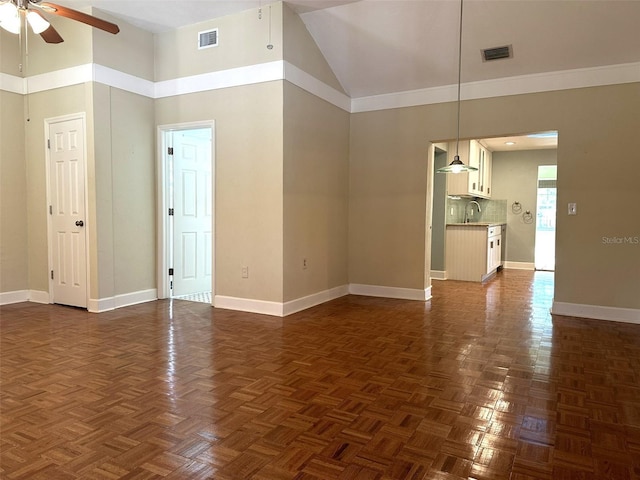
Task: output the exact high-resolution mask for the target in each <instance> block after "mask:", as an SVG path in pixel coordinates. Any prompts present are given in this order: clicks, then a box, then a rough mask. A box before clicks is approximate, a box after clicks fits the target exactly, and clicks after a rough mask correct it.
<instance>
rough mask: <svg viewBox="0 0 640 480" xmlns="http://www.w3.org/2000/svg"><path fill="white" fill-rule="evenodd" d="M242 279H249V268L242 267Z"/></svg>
mask: <svg viewBox="0 0 640 480" xmlns="http://www.w3.org/2000/svg"><path fill="white" fill-rule="evenodd" d="M242 278H249V267H242Z"/></svg>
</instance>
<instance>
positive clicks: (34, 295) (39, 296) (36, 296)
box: [29, 290, 51, 303]
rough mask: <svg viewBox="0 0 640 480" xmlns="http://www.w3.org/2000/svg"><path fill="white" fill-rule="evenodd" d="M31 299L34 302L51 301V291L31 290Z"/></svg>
mask: <svg viewBox="0 0 640 480" xmlns="http://www.w3.org/2000/svg"><path fill="white" fill-rule="evenodd" d="M29 301H30V302H34V303H51V296H50V295H49V292H42V291H40V290H29Z"/></svg>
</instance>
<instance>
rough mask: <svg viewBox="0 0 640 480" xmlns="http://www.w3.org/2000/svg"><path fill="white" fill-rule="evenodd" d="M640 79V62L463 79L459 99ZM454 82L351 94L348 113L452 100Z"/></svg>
mask: <svg viewBox="0 0 640 480" xmlns="http://www.w3.org/2000/svg"><path fill="white" fill-rule="evenodd" d="M634 82H640V62H636V63H625V64H621V65H606V66H602V67H593V68H579V69H575V70H563V71H557V72H547V73H538V74H532V75H520V76H516V77H506V78H497V79H493V80H484V81H481V82H469V83H463V84H462V85H461V87H460V98H461V99H462V100H475V99H480V98H492V97H503V96H507V95H522V94H527V93H540V92H550V91H554V90H568V89H573V88H584V87H597V86H604V85H617V84H623V83H634ZM456 87H457V85H448V86H443V87H434V88H425V89H421V90H411V91H407V92H397V93H391V94H388V95H375V96H370V97H361V98H354V99H352V101H351V113H358V112H370V111H376V110H387V109H391V108H402V107H414V106H418V105H429V104H433V103H443V102H454V101H456V98H457V89H456Z"/></svg>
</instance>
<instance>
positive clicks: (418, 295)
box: [349, 283, 431, 301]
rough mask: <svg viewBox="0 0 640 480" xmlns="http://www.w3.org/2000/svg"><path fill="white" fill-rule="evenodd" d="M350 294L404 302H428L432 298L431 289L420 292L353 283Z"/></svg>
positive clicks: (418, 290) (417, 290)
mask: <svg viewBox="0 0 640 480" xmlns="http://www.w3.org/2000/svg"><path fill="white" fill-rule="evenodd" d="M349 293H351V294H352V295H365V296H367V297H386V298H398V299H402V300H421V301H426V300H429V299H430V298H431V287H429V288H425V289H424V290H420V289H417V288H399V287H383V286H380V285H361V284H358V283H352V284H350V285H349Z"/></svg>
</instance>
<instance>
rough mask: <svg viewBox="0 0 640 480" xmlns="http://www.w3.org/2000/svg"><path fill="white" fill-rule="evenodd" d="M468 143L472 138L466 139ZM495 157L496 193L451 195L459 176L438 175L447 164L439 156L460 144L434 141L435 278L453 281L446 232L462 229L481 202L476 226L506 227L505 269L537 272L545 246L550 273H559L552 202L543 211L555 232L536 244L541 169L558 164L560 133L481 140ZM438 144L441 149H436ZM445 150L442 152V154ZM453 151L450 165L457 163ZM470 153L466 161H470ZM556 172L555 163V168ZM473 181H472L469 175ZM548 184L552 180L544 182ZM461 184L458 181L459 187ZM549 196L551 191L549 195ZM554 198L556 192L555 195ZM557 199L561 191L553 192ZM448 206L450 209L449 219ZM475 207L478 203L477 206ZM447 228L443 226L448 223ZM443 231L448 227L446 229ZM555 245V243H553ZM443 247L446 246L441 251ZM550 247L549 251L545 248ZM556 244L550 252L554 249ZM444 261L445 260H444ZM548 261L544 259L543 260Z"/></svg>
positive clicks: (493, 184) (493, 188) (492, 176)
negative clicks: (453, 180)
mask: <svg viewBox="0 0 640 480" xmlns="http://www.w3.org/2000/svg"><path fill="white" fill-rule="evenodd" d="M462 140H463V141H465V142H468V141H469V140H466V139H462ZM476 142H478V143H480V144H481V145H483V146H484V147H485V148H486V149H487V150H488V151H489V152H491V155H490V157H489V164H488V169H486V170H488V176H489V178H490V183H489V184H488V186H490V188H491V190H490V192H489V191H487V192H486V193H485V194H484V195H483V194H478V193H474V192H472V191H471V187H469V191H468V192H466V193H465V192H462V193H461V194H457V191H456V192H454V193H453V194H451V192H450V191H449V187H448V186H447V181H446V178H447V176H450V175H455V174H436V173H435V170H436V169H437V168H438V167H437V165H442V162H443V158H444V157H441V158H439V155H441V150H443V149H444V150H447V152H449V150H451V147H452V146H453V148H455V142H451V141H450V142H440V143H437V144H436V143H432V144H431V145H432V148H433V153H432V158H433V170H432V172H434V175H433V184H432V189H431V190H432V193H433V198H432V200H431V205H432V206H433V212H432V214H431V222H432V225H429V226H430V227H431V231H430V232H427V234H430V235H431V243H430V247H431V248H430V253H431V257H430V258H431V264H430V266H431V271H430V276H431V279H447V278H451V277H450V275H449V272H448V269H447V265H446V255H445V254H444V253H443V250H444V251H446V246H447V245H446V230H447V229H448V227H449V226H450V225H459V224H461V223H463V222H465V207H468V206H469V202H470V201H473V200H475V201H476V202H477V203H478V204H479V206H480V208H477V205H476V207H475V208H474V212H473V217H472V218H471V219H470V222H471V224H473V223H474V222H479V223H487V224H493V223H501V224H503V230H502V239H501V242H500V245H501V247H502V248H501V261H500V263H501V265H502V266H503V268H505V269H524V270H534V269H535V268H536V261H535V260H536V254H535V246H536V243H537V244H538V245H539V246H540V247H541V250H543V251H544V252H545V253H546V254H547V257H549V254H550V256H551V257H552V259H553V260H552V263H549V262H546V265H544V269H545V270H546V269H550V270H553V269H554V267H555V213H552V212H555V210H550V209H549V208H548V206H549V205H548V203H545V204H544V206H543V207H542V208H543V209H546V212H545V214H544V215H543V218H542V219H541V222H542V225H544V226H545V228H547V229H548V228H549V227H551V226H552V225H553V227H554V230H547V231H546V232H545V233H544V235H545V239H544V241H542V240H540V241H536V238H535V228H533V227H535V221H536V218H537V213H538V208H537V205H542V204H541V203H540V202H538V201H537V193H538V191H537V190H538V182H539V180H538V167H539V166H541V165H543V166H546V165H553V164H555V163H556V162H557V148H558V132H557V131H546V132H537V133H536V132H534V133H529V134H519V135H511V136H503V137H483V138H480V139H476ZM436 145H437V146H436ZM439 149H440V150H439ZM450 153H451V152H449V156H448V158H446V161H447V162H450V161H451V160H452V158H451V157H452V155H451V154H450ZM468 158H469V157H468V154H467V157H465V160H464V161H465V163H466V162H467V161H468ZM553 167H554V169H555V165H553ZM468 178H471V176H469V177H468ZM544 180H545V182H547V181H548V180H551V179H546V178H545V179H544ZM545 182H543V183H542V184H541V185H543V186H550V185H549V184H548V183H545ZM458 183H459V182H456V186H457V184H458ZM552 186H553V188H554V189H555V174H554V176H553V185H552ZM548 193H549V192H548ZM549 194H550V193H549ZM553 194H554V197H553V198H554V199H555V190H554V191H553ZM442 205H444V206H445V208H444V210H445V212H444V219H443V220H441V219H440V218H439V217H441V216H442ZM474 205H475V204H474ZM548 215H552V217H553V220H554V223H553V224H550V223H549V222H548ZM443 223H444V226H443V227H442V224H443ZM440 227H442V228H440ZM549 242H551V243H550V244H549ZM439 245H440V246H442V247H443V248H439ZM545 245H546V247H545ZM549 245H550V248H549ZM443 257H444V258H443ZM541 258H542V257H541Z"/></svg>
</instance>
